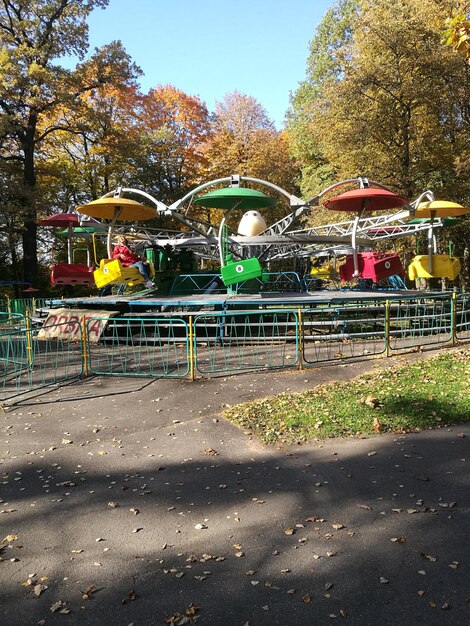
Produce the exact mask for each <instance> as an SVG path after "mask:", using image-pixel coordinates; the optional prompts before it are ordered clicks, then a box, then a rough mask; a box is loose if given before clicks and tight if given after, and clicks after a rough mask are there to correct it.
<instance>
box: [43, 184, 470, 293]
mask: <svg viewBox="0 0 470 626" xmlns="http://www.w3.org/2000/svg"><path fill="white" fill-rule="evenodd" d="M353 186H354V187H355V188H354V189H351V187H353ZM253 187H256V188H257V189H254V188H253ZM344 187H347V188H348V189H347V190H346V191H343V192H342V193H339V194H338V195H334V194H335V193H338V191H341V188H344ZM259 188H262V189H263V192H262V191H259ZM265 191H266V193H265ZM280 205H283V206H284V207H285V211H284V212H285V213H287V214H286V215H285V216H284V217H282V218H281V219H277V220H273V219H270V215H272V214H273V210H274V207H276V206H278V207H279V206H280ZM318 207H325V208H326V209H328V210H331V211H340V212H344V213H346V214H347V215H348V217H350V219H349V220H345V221H340V222H331V223H327V224H324V225H320V226H307V227H306V226H305V221H306V219H305V218H306V217H308V215H309V214H312V213H314V212H315V210H316V209H317V208H318ZM201 212H204V215H205V216H207V217H206V219H204V220H203V219H201V218H200V217H199V215H200V214H201ZM468 212H470V209H467V208H464V207H463V206H461V205H459V204H457V203H454V202H448V201H441V200H436V199H435V198H434V195H433V194H432V192H431V191H426V192H424V193H423V194H421V195H420V196H419V198H418V199H417V200H415V201H410V200H408V199H406V198H404V197H403V196H400V195H398V194H396V193H394V192H393V191H392V190H390V189H388V188H387V187H385V186H384V185H382V184H380V183H378V182H375V181H369V180H367V179H366V178H362V177H361V178H355V179H349V180H345V181H342V182H339V183H335V184H334V185H331V186H329V187H328V188H326V189H325V190H323V191H322V192H321V193H320V194H318V195H317V196H315V197H314V198H312V199H310V200H308V201H304V200H302V199H300V198H298V197H297V196H295V195H293V194H290V193H289V192H287V191H285V190H284V189H282V188H281V187H279V186H277V185H274V184H272V183H270V182H267V181H263V180H260V179H256V178H251V177H248V176H238V175H233V176H230V177H225V178H220V179H217V180H213V181H210V182H207V183H204V184H202V185H200V186H198V187H196V188H195V189H193V190H192V191H191V192H189V193H188V194H186V195H185V196H184V197H182V198H181V199H179V200H177V201H176V202H174V203H173V204H171V205H166V204H165V203H164V202H162V201H160V200H158V199H156V198H154V197H152V196H151V195H150V194H148V193H146V192H144V191H141V190H138V189H134V188H127V187H120V188H118V189H116V190H114V191H112V192H110V193H108V194H106V195H105V196H103V197H102V198H99V199H98V200H94V201H92V202H90V203H88V204H85V205H82V206H80V207H78V208H77V212H76V213H68V214H57V215H55V216H50V217H49V218H45V219H44V220H42V221H41V222H39V224H40V225H42V226H54V227H61V228H63V227H64V226H66V228H67V234H68V236H67V241H68V243H67V250H68V259H67V263H66V264H56V265H54V266H53V268H52V273H51V282H52V284H53V285H63V284H71V285H75V284H82V285H87V286H92V285H93V286H95V287H96V288H98V289H108V290H109V288H110V287H111V286H115V285H117V286H121V287H122V286H126V285H127V286H137V287H139V288H140V285H141V283H143V279H142V277H141V276H140V274H139V272H138V270H137V269H136V268H135V267H124V266H123V265H122V264H121V263H120V262H119V261H118V260H116V259H113V256H112V251H113V242H114V240H115V237H116V236H117V235H119V234H122V233H125V234H126V236H127V237H128V238H130V240H131V241H132V242H133V244H134V247H135V248H137V249H138V251H139V253H141V254H142V256H146V257H147V259H148V260H149V261H150V262H151V268H152V274H153V275H154V277H155V281H156V286H157V289H156V290H151V289H150V290H146V291H141V292H139V293H140V294H141V295H142V297H148V298H154V299H155V298H156V299H158V298H161V297H162V296H163V295H164V294H165V295H167V294H171V292H172V288H171V285H172V284H173V282H174V280H175V278H177V276H178V274H181V273H188V274H194V275H196V274H198V273H200V270H201V267H202V266H204V265H206V266H207V264H208V263H209V265H212V266H215V267H216V268H217V269H216V270H215V274H211V276H212V277H213V278H212V280H211V281H210V282H209V283H208V284H206V285H205V287H204V289H203V290H202V291H201V292H200V295H201V296H204V295H207V294H210V293H212V291H213V290H214V285H216V286H217V287H220V288H222V289H224V290H225V294H226V295H228V296H230V295H233V294H234V293H237V290H238V286H239V285H240V284H242V283H243V284H245V283H247V282H249V281H255V283H256V285H258V288H259V286H260V285H261V284H262V283H263V282H266V281H268V280H269V276H268V275H269V269H270V266H272V265H273V264H274V262H275V261H284V262H290V263H291V264H293V261H294V260H304V261H305V262H308V261H309V260H310V259H317V260H320V259H322V260H323V261H324V263H323V265H321V266H320V267H316V268H315V267H314V268H313V270H312V274H316V275H317V277H318V278H321V279H322V280H323V282H326V281H328V280H329V279H330V278H332V277H339V278H340V279H341V281H342V282H343V283H346V282H347V283H348V284H350V283H351V281H358V280H360V279H367V280H368V281H369V282H370V283H371V284H372V283H380V282H381V281H384V280H386V279H392V278H394V277H397V278H399V279H400V281H401V282H400V281H398V284H399V285H401V286H403V285H404V283H403V281H402V278H403V277H404V276H405V269H404V267H403V264H402V261H401V259H400V257H399V255H398V254H397V253H396V252H394V251H391V252H378V251H376V250H375V247H376V246H377V244H378V243H379V242H383V241H384V240H389V241H390V242H391V243H394V242H395V240H396V239H399V238H402V237H409V236H417V235H420V234H426V235H427V239H428V250H427V254H426V255H417V256H416V257H415V258H414V259H413V261H412V262H411V264H410V265H409V267H408V277H409V279H410V280H414V279H416V278H433V277H440V278H442V277H447V278H448V279H450V280H454V279H455V278H456V277H457V275H458V273H459V271H460V262H459V259H458V258H456V257H452V256H451V255H445V254H438V248H437V241H436V232H437V231H438V230H439V229H440V228H441V227H442V226H443V225H444V223H445V220H446V219H448V218H449V217H454V218H457V217H461V216H463V215H465V214H466V213H468ZM195 213H196V214H197V215H198V216H197V217H196V216H194V214H195ZM277 214H279V211H277ZM163 216H165V217H171V218H172V220H173V221H174V222H176V223H177V224H178V225H179V227H180V228H179V229H178V230H176V229H175V230H169V229H164V228H160V229H159V228H155V227H151V226H146V223H147V222H150V221H151V220H153V221H154V223H155V221H157V222H158V218H159V217H163ZM122 222H126V223H127V224H126V225H123V224H122ZM90 228H92V229H94V233H93V235H92V237H93V243H94V245H93V248H94V257H95V258H94V260H93V261H91V260H90V258H88V261H87V264H75V263H74V262H73V252H72V243H71V242H72V240H73V239H74V237H80V235H81V233H80V231H79V229H82V231H81V232H82V233H83V229H85V231H86V230H87V229H90ZM97 241H101V247H102V249H105V250H106V256H105V257H104V258H97V257H98V256H99V255H98V254H97V249H98V248H97V245H96V242H97ZM381 247H383V244H382V245H381ZM177 259H178V260H179V261H180V262H179V263H178V262H177ZM183 259H185V261H183ZM195 267H198V268H199V269H198V271H194V268H195ZM188 270H190V271H188ZM191 270H192V271H191ZM204 274H207V270H206V271H205V272H204V271H203V272H202V275H204ZM392 282H393V281H392ZM255 289H256V286H255ZM301 290H302V289H301V287H300V286H299V289H298V291H301ZM307 290H308V289H307ZM72 300H73V299H72Z"/></svg>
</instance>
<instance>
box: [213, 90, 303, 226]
mask: <svg viewBox="0 0 470 626" xmlns="http://www.w3.org/2000/svg"><path fill="white" fill-rule="evenodd" d="M204 153H205V156H206V158H207V161H208V163H209V166H208V176H209V178H212V179H217V178H222V177H226V176H230V175H231V174H240V175H241V176H250V177H252V178H259V179H262V180H266V181H269V182H271V183H274V184H277V185H279V186H280V187H282V188H284V189H286V190H287V191H289V192H290V193H294V194H296V193H298V179H299V170H298V168H297V165H296V161H295V159H294V158H293V157H292V156H291V154H290V147H289V138H288V136H287V135H286V134H285V133H283V132H278V131H277V130H276V129H275V127H274V124H273V122H272V121H271V120H270V119H269V117H268V115H267V113H266V111H265V109H264V108H263V107H262V106H261V104H259V102H257V101H256V100H255V98H253V97H252V96H246V95H244V94H241V93H239V92H238V91H234V92H232V93H230V94H227V95H226V96H225V97H224V99H223V100H222V101H221V102H217V103H216V109H215V113H214V119H213V123H212V134H211V135H210V138H209V140H208V141H207V144H206V146H205V151H204ZM262 191H264V192H266V188H264V189H262ZM285 208H286V207H285V206H284V207H283V204H282V202H280V203H279V204H278V207H277V209H275V210H270V218H271V219H270V220H269V221H275V219H277V218H279V217H282V216H283V215H284V213H285Z"/></svg>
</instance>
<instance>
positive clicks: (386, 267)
mask: <svg viewBox="0 0 470 626" xmlns="http://www.w3.org/2000/svg"><path fill="white" fill-rule="evenodd" d="M357 267H358V271H359V275H358V276H357V278H371V279H372V280H373V281H374V283H377V282H379V281H380V280H384V279H385V278H388V277H389V276H395V275H398V276H403V275H404V274H405V270H404V269H403V265H402V263H401V260H400V257H399V256H398V254H396V253H390V252H386V253H381V252H358V254H357ZM339 274H340V276H341V280H342V281H346V280H352V278H353V274H354V258H353V255H352V254H348V256H347V257H346V262H345V263H344V264H343V265H341V266H340V268H339Z"/></svg>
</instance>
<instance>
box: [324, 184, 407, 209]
mask: <svg viewBox="0 0 470 626" xmlns="http://www.w3.org/2000/svg"><path fill="white" fill-rule="evenodd" d="M407 202H408V200H407V199H406V198H403V197H402V196H399V195H398V194H396V193H393V192H392V191H387V189H374V188H372V187H366V188H364V189H353V190H352V191H345V192H344V193H342V194H341V195H339V196H336V198H330V200H325V202H324V203H323V204H324V206H326V207H327V208H328V209H330V210H331V211H351V212H355V213H358V212H359V211H361V210H366V211H386V210H387V209H396V208H398V207H400V206H403V205H404V204H407Z"/></svg>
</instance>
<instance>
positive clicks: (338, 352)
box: [302, 301, 386, 363]
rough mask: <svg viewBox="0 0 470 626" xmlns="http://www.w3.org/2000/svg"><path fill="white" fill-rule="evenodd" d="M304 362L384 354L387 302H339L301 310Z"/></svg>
mask: <svg viewBox="0 0 470 626" xmlns="http://www.w3.org/2000/svg"><path fill="white" fill-rule="evenodd" d="M302 331H303V341H302V344H303V359H304V362H305V363H319V362H325V361H334V360H337V359H340V360H343V359H347V358H358V357H365V356H369V357H370V356H372V355H377V354H382V353H383V352H385V350H386V345H385V338H386V328H385V303H374V302H372V303H370V304H369V305H368V306H364V303H363V302H360V301H358V302H348V303H347V304H345V303H340V304H338V305H334V306H324V307H317V308H314V309H307V310H304V311H302Z"/></svg>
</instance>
